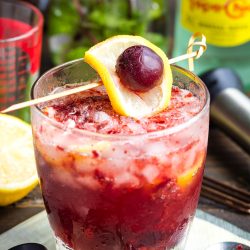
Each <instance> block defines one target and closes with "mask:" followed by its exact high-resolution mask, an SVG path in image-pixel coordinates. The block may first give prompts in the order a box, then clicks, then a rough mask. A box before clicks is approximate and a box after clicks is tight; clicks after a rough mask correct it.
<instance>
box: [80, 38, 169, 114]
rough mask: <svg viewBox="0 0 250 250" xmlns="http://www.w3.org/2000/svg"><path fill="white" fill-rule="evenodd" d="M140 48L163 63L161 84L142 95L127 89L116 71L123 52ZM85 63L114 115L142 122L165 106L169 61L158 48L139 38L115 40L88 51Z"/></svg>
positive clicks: (109, 40) (166, 101)
mask: <svg viewBox="0 0 250 250" xmlns="http://www.w3.org/2000/svg"><path fill="white" fill-rule="evenodd" d="M140 45H141V46H146V47H147V48H149V49H151V50H152V51H153V52H154V53H156V54H157V55H158V56H159V57H160V58H161V60H162V63H163V74H162V79H161V83H160V84H159V85H157V86H155V87H153V88H152V89H150V90H148V91H146V92H142V93H138V92H135V91H133V90H131V89H129V88H126V87H125V86H124V85H123V84H122V81H121V79H120V78H119V76H118V75H117V71H116V63H117V59H118V58H119V56H120V55H121V54H122V53H123V52H124V51H125V50H126V49H128V48H130V47H132V46H140ZM84 60H85V62H87V63H88V64H89V65H90V66H92V67H93V68H94V69H95V70H96V71H97V73H98V74H99V75H100V77H101V79H102V82H103V84H104V86H105V88H106V91H107V94H108V96H109V99H110V102H111V105H112V107H113V109H114V110H115V111H116V112H117V113H119V114H121V115H125V116H130V117H134V118H141V117H143V116H150V115H153V114H155V113H158V112H160V111H162V110H163V109H165V108H166V107H167V106H168V104H169V101H170V97H171V88H172V82H173V79H172V72H171V69H170V65H169V62H168V58H167V56H166V55H165V53H164V52H163V51H162V50H161V49H160V48H158V47H157V46H155V45H154V44H152V43H151V42H149V41H148V40H146V39H144V38H142V37H140V36H131V35H118V36H114V37H111V38H109V39H107V40H105V41H103V42H100V43H98V44H96V45H94V46H93V47H91V48H90V49H89V50H88V51H86V52H85V56H84ZM148 64H150V60H148Z"/></svg>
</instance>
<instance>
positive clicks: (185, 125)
mask: <svg viewBox="0 0 250 250" xmlns="http://www.w3.org/2000/svg"><path fill="white" fill-rule="evenodd" d="M80 61H83V59H82V58H81V59H76V60H72V61H69V62H66V63H63V64H61V65H58V66H56V67H53V68H52V69H50V70H48V71H46V72H45V73H44V74H43V75H42V76H41V77H39V78H38V79H37V80H36V81H35V82H34V84H33V85H32V88H31V92H30V95H31V99H32V100H33V99H34V89H35V86H36V85H37V84H38V83H39V81H40V80H42V79H43V78H44V77H46V75H47V74H50V73H52V72H54V71H56V70H58V69H62V68H64V67H66V66H68V65H73V64H74V63H78V62H80ZM84 63H85V62H84ZM171 67H173V68H176V69H177V70H178V71H179V72H181V73H185V74H186V75H187V74H188V77H190V78H191V77H192V78H193V79H194V82H195V83H196V84H197V82H199V83H200V84H201V86H202V87H203V90H204V93H205V101H204V104H203V106H202V108H201V109H200V111H199V112H198V113H197V114H195V115H194V116H193V117H191V118H190V119H188V120H187V121H185V122H183V123H181V124H178V125H176V126H173V127H170V128H165V129H161V130H157V131H152V132H148V133H147V132H146V133H142V134H130V135H124V134H102V133H98V132H92V131H88V130H84V129H78V128H65V127H64V126H63V124H62V123H60V122H57V121H56V120H54V119H51V118H50V117H48V116H46V115H45V114H44V113H43V112H42V111H41V109H40V108H39V107H38V106H37V105H34V106H32V107H31V108H32V110H34V111H35V112H38V113H39V114H40V115H41V116H42V117H43V119H45V120H47V121H48V122H49V123H50V124H51V125H53V126H55V127H57V128H59V129H62V130H64V131H66V130H68V131H69V130H70V131H72V133H73V134H79V135H83V136H89V137H95V138H97V137H98V138H102V139H106V140H110V141H112V140H128V139H142V138H158V137H162V136H166V135H171V134H175V133H178V132H180V131H182V130H183V129H185V128H188V127H190V126H191V125H192V124H194V123H195V122H196V121H198V120H199V119H200V118H201V117H203V115H204V114H205V113H206V111H207V110H208V109H209V104H210V94H209V91H208V89H207V87H206V85H205V83H204V82H203V81H202V80H201V79H200V78H199V77H198V76H196V75H195V74H194V73H192V72H191V71H189V70H187V69H185V68H182V67H180V66H177V65H171Z"/></svg>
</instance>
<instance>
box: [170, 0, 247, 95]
mask: <svg viewBox="0 0 250 250" xmlns="http://www.w3.org/2000/svg"><path fill="white" fill-rule="evenodd" d="M197 31H199V32H202V33H203V34H204V35H205V36H206V38H207V45H208V48H207V51H206V52H205V53H204V54H203V55H202V57H201V58H199V59H198V60H197V62H196V64H195V73H196V74H198V75H199V74H202V73H204V72H205V71H208V70H211V69H215V68H218V67H227V68H231V69H233V70H235V71H236V72H237V73H238V74H239V76H240V78H241V81H242V83H243V86H244V91H245V92H249V93H250V0H179V1H178V4H177V14H176V19H175V34H174V41H175V45H174V51H173V55H174V56H178V55H181V54H184V53H186V51H187V44H188V40H189V38H190V36H191V35H192V34H193V33H195V32H197ZM180 66H183V67H187V62H181V63H180Z"/></svg>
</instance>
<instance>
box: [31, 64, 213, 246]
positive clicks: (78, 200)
mask: <svg viewBox="0 0 250 250" xmlns="http://www.w3.org/2000/svg"><path fill="white" fill-rule="evenodd" d="M171 68H172V72H173V77H174V84H175V85H178V86H179V87H180V88H185V89H189V90H190V91H192V92H193V93H194V95H196V96H197V97H198V98H199V99H200V100H201V102H202V109H201V110H200V112H199V113H198V114H196V115H195V116H194V117H193V118H191V119H190V120H188V121H187V122H184V123H182V124H179V125H176V126H174V127H172V128H169V129H165V130H161V131H156V132H151V133H147V134H141V135H129V136H128V135H115V134H112V135H104V134H99V133H94V132H89V131H85V130H79V129H75V128H73V129H69V128H67V129H65V127H64V126H63V125H62V124H61V123H58V122H56V121H55V120H52V119H51V118H49V117H47V116H46V115H44V114H43V113H42V112H41V110H39V108H38V107H33V108H32V127H33V136H34V145H35V153H36V161H37V169H38V173H39V176H40V181H41V188H42V194H43V198H44V203H45V207H46V211H47V214H48V218H49V221H50V225H51V227H52V229H53V232H54V235H55V238H56V244H57V249H63V250H64V249H74V250H80V249H81V250H82V249H84V250H90V249H97V250H107V249H108V250H113V249H115V250H125V249H136V250H151V249H152V250H153V249H154V250H158V249H159V250H166V249H175V250H177V249H184V245H185V241H186V236H187V233H188V230H189V228H190V225H191V222H192V220H193V217H194V214H195V210H196V207H197V203H198V198H199V194H200V188H201V182H202V176H203V167H204V161H205V156H206V149H207V137H208V124H209V94H208V91H207V89H206V87H205V85H204V84H203V83H202V81H201V80H200V79H199V78H198V77H197V76H195V75H193V74H192V73H191V72H189V71H187V70H185V69H182V68H179V67H177V66H172V67H171ZM95 78H97V74H96V73H95V71H94V70H93V69H92V68H90V66H88V65H87V64H86V63H84V62H83V60H76V61H72V62H69V63H66V64H63V65H61V66H58V67H56V68H54V69H52V70H50V71H48V72H47V73H45V74H44V75H43V76H42V77H41V78H40V79H39V80H38V81H37V82H36V83H35V85H34V86H33V89H32V98H38V97H42V96H44V95H47V94H48V93H50V92H51V91H52V90H53V89H55V88H56V87H58V86H63V85H65V84H69V83H82V82H85V81H89V80H90V79H95ZM155 174H158V175H159V176H161V177H160V178H159V179H158V181H156V182H154V183H151V182H150V180H151V178H154V176H155Z"/></svg>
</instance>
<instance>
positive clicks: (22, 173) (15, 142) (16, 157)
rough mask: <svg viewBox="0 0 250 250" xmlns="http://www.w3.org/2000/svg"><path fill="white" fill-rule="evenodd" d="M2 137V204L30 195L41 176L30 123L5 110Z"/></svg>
mask: <svg viewBox="0 0 250 250" xmlns="http://www.w3.org/2000/svg"><path fill="white" fill-rule="evenodd" d="M0 138H1V140H0V206H6V205H9V204H11V203H13V202H16V201H18V200H20V199H21V198H23V197H24V196H26V195H27V194H28V193H29V192H30V191H31V190H32V189H33V188H34V187H35V186H36V185H37V184H38V177H37V172H36V164H35V157H34V150H33V144H32V132H31V127H30V125H29V124H27V123H25V122H23V121H22V120H20V119H18V118H16V117H14V116H10V115H2V114H1V115H0Z"/></svg>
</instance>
